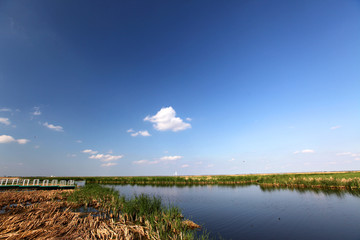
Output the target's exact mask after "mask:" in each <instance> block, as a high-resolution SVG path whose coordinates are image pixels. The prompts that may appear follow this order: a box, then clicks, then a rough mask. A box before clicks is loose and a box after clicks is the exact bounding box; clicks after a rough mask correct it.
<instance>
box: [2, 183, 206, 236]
mask: <svg viewBox="0 0 360 240" xmlns="http://www.w3.org/2000/svg"><path fill="white" fill-rule="evenodd" d="M0 210H1V211H0V223H1V224H0V239H207V236H205V235H203V236H200V237H199V236H196V232H195V230H194V229H195V228H198V227H199V226H198V225H196V224H195V223H193V222H191V221H189V220H184V219H183V217H182V215H181V212H180V210H179V209H178V208H176V207H165V206H163V205H162V203H161V199H159V198H156V197H149V196H146V195H140V196H135V197H134V198H131V199H126V198H125V197H122V196H120V195H119V193H118V192H117V191H114V190H112V189H109V188H104V187H101V186H99V185H87V186H86V187H84V188H81V189H78V190H75V191H73V190H67V191H59V190H55V191H4V192H0Z"/></svg>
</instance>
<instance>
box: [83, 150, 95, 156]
mask: <svg viewBox="0 0 360 240" xmlns="http://www.w3.org/2000/svg"><path fill="white" fill-rule="evenodd" d="M82 152H83V153H88V154H91V155H94V154H97V153H98V151H94V150H91V149H85V150H83V151H82Z"/></svg>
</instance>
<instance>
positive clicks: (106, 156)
mask: <svg viewBox="0 0 360 240" xmlns="http://www.w3.org/2000/svg"><path fill="white" fill-rule="evenodd" d="M122 157H123V155H117V156H115V155H111V154H96V155H91V156H90V157H89V158H90V159H98V160H100V161H102V162H110V161H116V160H118V159H120V158H122Z"/></svg>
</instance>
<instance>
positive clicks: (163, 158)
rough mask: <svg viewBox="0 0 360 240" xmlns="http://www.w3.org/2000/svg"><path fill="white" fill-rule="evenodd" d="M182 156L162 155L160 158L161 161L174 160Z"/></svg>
mask: <svg viewBox="0 0 360 240" xmlns="http://www.w3.org/2000/svg"><path fill="white" fill-rule="evenodd" d="M181 158H183V157H182V156H164V157H162V158H160V160H161V161H175V160H178V159H181Z"/></svg>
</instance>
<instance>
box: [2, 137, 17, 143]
mask: <svg viewBox="0 0 360 240" xmlns="http://www.w3.org/2000/svg"><path fill="white" fill-rule="evenodd" d="M11 142H15V139H14V138H13V137H12V136H9V135H1V136H0V143H11Z"/></svg>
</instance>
